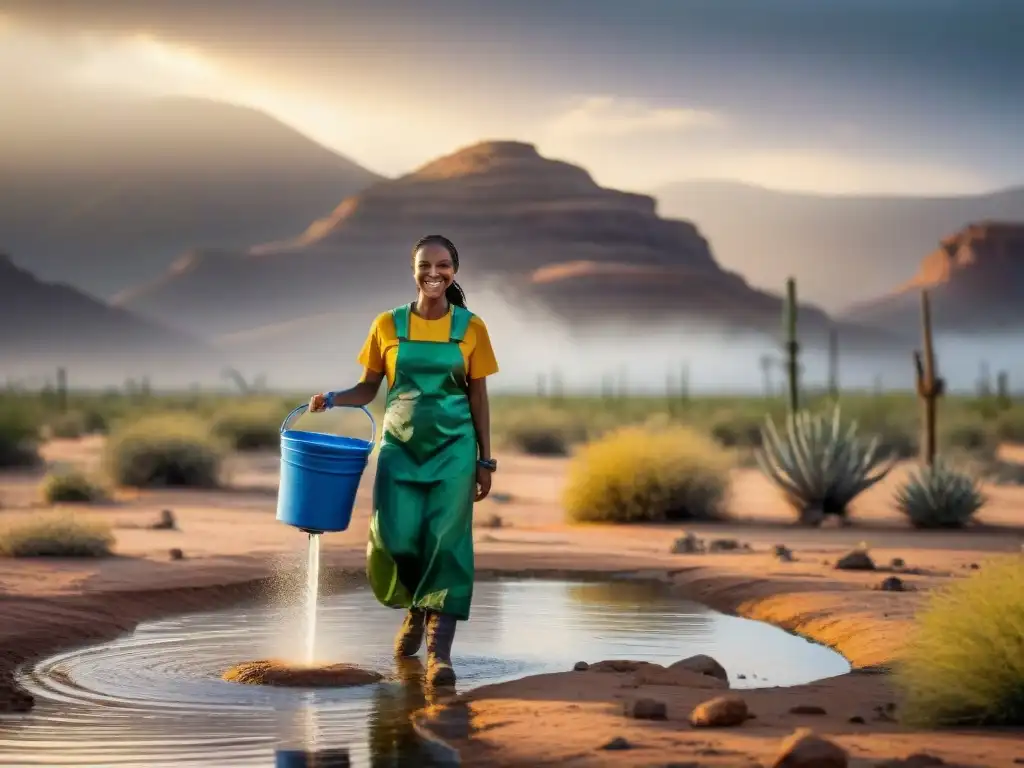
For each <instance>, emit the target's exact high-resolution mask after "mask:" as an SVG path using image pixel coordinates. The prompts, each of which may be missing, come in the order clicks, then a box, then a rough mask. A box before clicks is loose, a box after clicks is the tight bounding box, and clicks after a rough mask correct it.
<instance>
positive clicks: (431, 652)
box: [310, 235, 498, 685]
mask: <svg viewBox="0 0 1024 768" xmlns="http://www.w3.org/2000/svg"><path fill="white" fill-rule="evenodd" d="M412 271H413V277H414V279H415V282H416V287H417V294H418V295H417V298H416V300H415V301H413V302H411V303H409V304H407V305H405V306H401V307H397V308H395V309H393V310H391V311H389V312H385V313H383V314H381V315H380V316H378V317H377V319H376V320H375V321H374V323H373V325H372V327H371V328H370V333H369V336H368V337H367V339H366V342H365V344H364V345H363V348H362V351H361V352H360V354H359V362H360V364H361V365H362V366H363V376H362V380H361V381H360V382H359V383H358V384H357V385H356V386H354V387H352V388H350V389H347V390H345V391H343V392H328V393H326V394H321V395H314V396H313V398H312V399H311V401H310V410H312V411H322V410H324V409H325V408H330V407H332V406H361V405H366V404H368V403H369V402H370V401H371V400H373V398H374V397H375V396H376V394H377V391H378V389H379V388H380V384H381V382H382V381H383V380H384V379H385V378H387V382H388V397H387V410H386V412H385V415H384V428H383V430H382V433H383V435H382V438H381V448H380V453H379V454H378V458H377V477H376V481H375V484H374V512H373V519H372V522H371V524H370V534H369V538H370V543H369V547H368V550H367V563H366V570H367V576H368V579H369V582H370V586H371V587H372V588H373V593H374V596H375V597H376V598H377V600H378V601H379V602H380V603H382V604H384V605H387V606H389V607H392V608H399V609H403V610H406V611H407V614H406V619H405V623H404V624H403V625H402V628H401V630H400V631H399V633H398V636H397V637H396V638H395V649H394V650H395V655H396V656H398V657H410V656H415V655H416V654H417V653H418V652H419V649H420V646H421V645H422V643H423V639H424V634H426V636H427V637H426V639H427V675H428V679H429V681H430V682H431V683H432V684H433V685H451V684H453V683H454V682H455V672H454V670H453V669H452V663H451V647H452V641H453V640H454V637H455V626H456V622H457V621H459V620H466V619H468V618H469V610H470V603H471V602H472V599H473V576H474V567H473V503H474V501H481V500H483V499H484V498H485V497H486V496H487V494H488V493H489V492H490V488H491V473H492V472H494V471H495V470H496V469H497V463H496V462H495V461H494V460H493V459H492V458H491V453H490V450H491V436H490V431H491V430H490V406H489V402H488V397H487V385H486V379H487V377H488V376H491V375H493V374H495V373H497V371H498V365H497V362H496V360H495V357H494V351H493V349H492V348H491V342H490V337H489V334H488V333H487V326H486V325H484V322H483V321H482V320H481V319H480V318H479V317H477V316H476V315H474V314H473V313H472V312H470V311H469V310H468V309H467V308H466V296H465V294H464V293H463V292H462V289H461V288H460V287H459V284H458V283H456V282H455V274H456V273H457V272H458V271H459V252H458V250H457V249H456V247H455V245H454V244H453V243H452V242H451V241H450V240H448V239H447V238H445V237H442V236H441V235H428V236H426V237H424V238H421V239H420V240H419V241H418V242H417V243H416V244H415V245H414V246H413V251H412Z"/></svg>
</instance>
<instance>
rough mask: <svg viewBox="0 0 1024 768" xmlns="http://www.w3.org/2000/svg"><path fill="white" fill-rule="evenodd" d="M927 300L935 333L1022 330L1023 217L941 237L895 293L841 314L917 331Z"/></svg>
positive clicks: (1023, 312) (909, 331)
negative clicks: (924, 294) (923, 300)
mask: <svg viewBox="0 0 1024 768" xmlns="http://www.w3.org/2000/svg"><path fill="white" fill-rule="evenodd" d="M922 289H927V290H928V292H929V294H930V297H931V307H932V325H933V327H934V328H935V329H936V330H937V331H940V332H947V333H948V332H954V333H959V334H988V335H990V334H1005V333H1017V334H1019V333H1021V332H1024V217H1022V219H1021V221H1018V222H991V221H985V222H977V223H974V224H971V225H970V226H967V227H965V228H964V229H962V230H960V231H959V232H956V233H954V234H952V235H950V236H948V237H946V238H943V240H942V242H941V244H940V245H939V247H938V248H937V249H936V250H934V251H933V252H932V253H931V254H929V255H928V256H926V257H925V258H924V259H923V260H922V261H921V263H920V268H919V270H918V272H917V275H915V276H914V278H913V279H911V280H909V281H907V282H906V283H904V284H903V285H901V286H900V287H899V288H897V289H896V290H894V291H892V292H890V293H888V294H885V295H883V296H881V297H879V298H876V299H873V300H870V301H866V302H862V303H860V304H858V305H855V306H854V307H851V308H850V309H849V310H848V311H846V312H845V313H843V315H842V316H843V317H844V318H845V319H847V320H849V321H851V322H858V323H863V324H866V325H872V326H876V327H881V328H887V329H890V330H894V331H897V332H905V333H913V332H916V330H917V328H919V327H920V319H919V317H920V295H921V290H922Z"/></svg>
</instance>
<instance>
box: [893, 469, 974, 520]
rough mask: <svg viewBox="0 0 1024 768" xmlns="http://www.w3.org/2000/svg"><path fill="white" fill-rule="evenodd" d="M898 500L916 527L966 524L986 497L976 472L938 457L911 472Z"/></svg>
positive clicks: (901, 508) (899, 507)
mask: <svg viewBox="0 0 1024 768" xmlns="http://www.w3.org/2000/svg"><path fill="white" fill-rule="evenodd" d="M895 501H896V506H897V508H898V509H899V510H900V512H902V513H903V514H904V515H906V516H907V519H908V520H909V521H910V524H911V525H913V526H914V527H915V528H963V527H964V526H965V525H967V523H968V522H970V520H971V518H972V517H974V515H975V513H976V512H977V511H978V510H979V509H981V508H982V507H983V506H984V505H985V501H986V499H985V495H984V494H983V493H982V492H981V487H980V486H979V484H978V481H977V480H976V479H975V478H974V477H973V476H972V475H970V474H968V473H966V472H960V471H957V470H956V469H953V468H952V467H950V466H949V465H948V464H947V463H946V462H945V461H942V460H940V459H936V461H935V464H933V465H932V466H923V467H920V468H919V469H917V470H916V471H914V472H913V473H911V475H910V477H909V478H907V481H906V483H904V484H903V485H902V486H901V487H900V488H899V489H898V490H897V491H896V499H895Z"/></svg>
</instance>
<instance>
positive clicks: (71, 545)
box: [0, 514, 114, 557]
mask: <svg viewBox="0 0 1024 768" xmlns="http://www.w3.org/2000/svg"><path fill="white" fill-rule="evenodd" d="M113 547H114V534H113V532H112V531H111V529H110V526H109V525H107V524H106V523H102V522H95V521H85V520H80V519H78V518H76V517H74V516H72V515H67V514H57V515H44V516H41V517H34V518H32V519H29V520H23V521H20V522H16V523H11V524H9V525H7V526H6V527H5V528H3V529H2V530H0V557H106V556H108V555H110V554H111V552H112V550H113Z"/></svg>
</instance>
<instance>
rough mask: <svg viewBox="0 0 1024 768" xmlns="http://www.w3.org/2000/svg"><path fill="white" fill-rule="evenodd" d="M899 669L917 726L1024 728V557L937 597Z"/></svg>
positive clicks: (906, 711) (996, 564)
mask: <svg viewBox="0 0 1024 768" xmlns="http://www.w3.org/2000/svg"><path fill="white" fill-rule="evenodd" d="M916 623H917V628H916V633H915V636H914V638H913V640H912V641H911V643H910V645H909V647H908V648H907V652H906V654H905V657H904V659H903V660H902V662H901V664H900V665H899V666H898V668H897V676H896V681H897V683H898V685H899V687H900V689H901V691H902V693H903V706H902V708H901V715H902V718H903V719H904V720H905V721H906V722H907V723H908V724H910V725H914V726H923V727H935V726H971V725H1018V726H1019V725H1024V555H1010V556H1007V557H1004V558H993V559H992V560H989V561H987V562H985V563H983V564H982V567H981V569H980V570H979V571H977V572H975V573H974V574H973V575H971V576H969V577H968V578H965V579H960V580H957V581H955V582H953V583H952V584H951V585H949V586H948V587H946V588H944V589H942V590H939V591H937V592H936V593H935V594H934V595H932V597H931V599H930V600H929V602H928V604H927V606H926V607H925V609H924V610H923V611H922V612H921V614H920V615H919V616H918V617H917V621H916Z"/></svg>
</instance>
